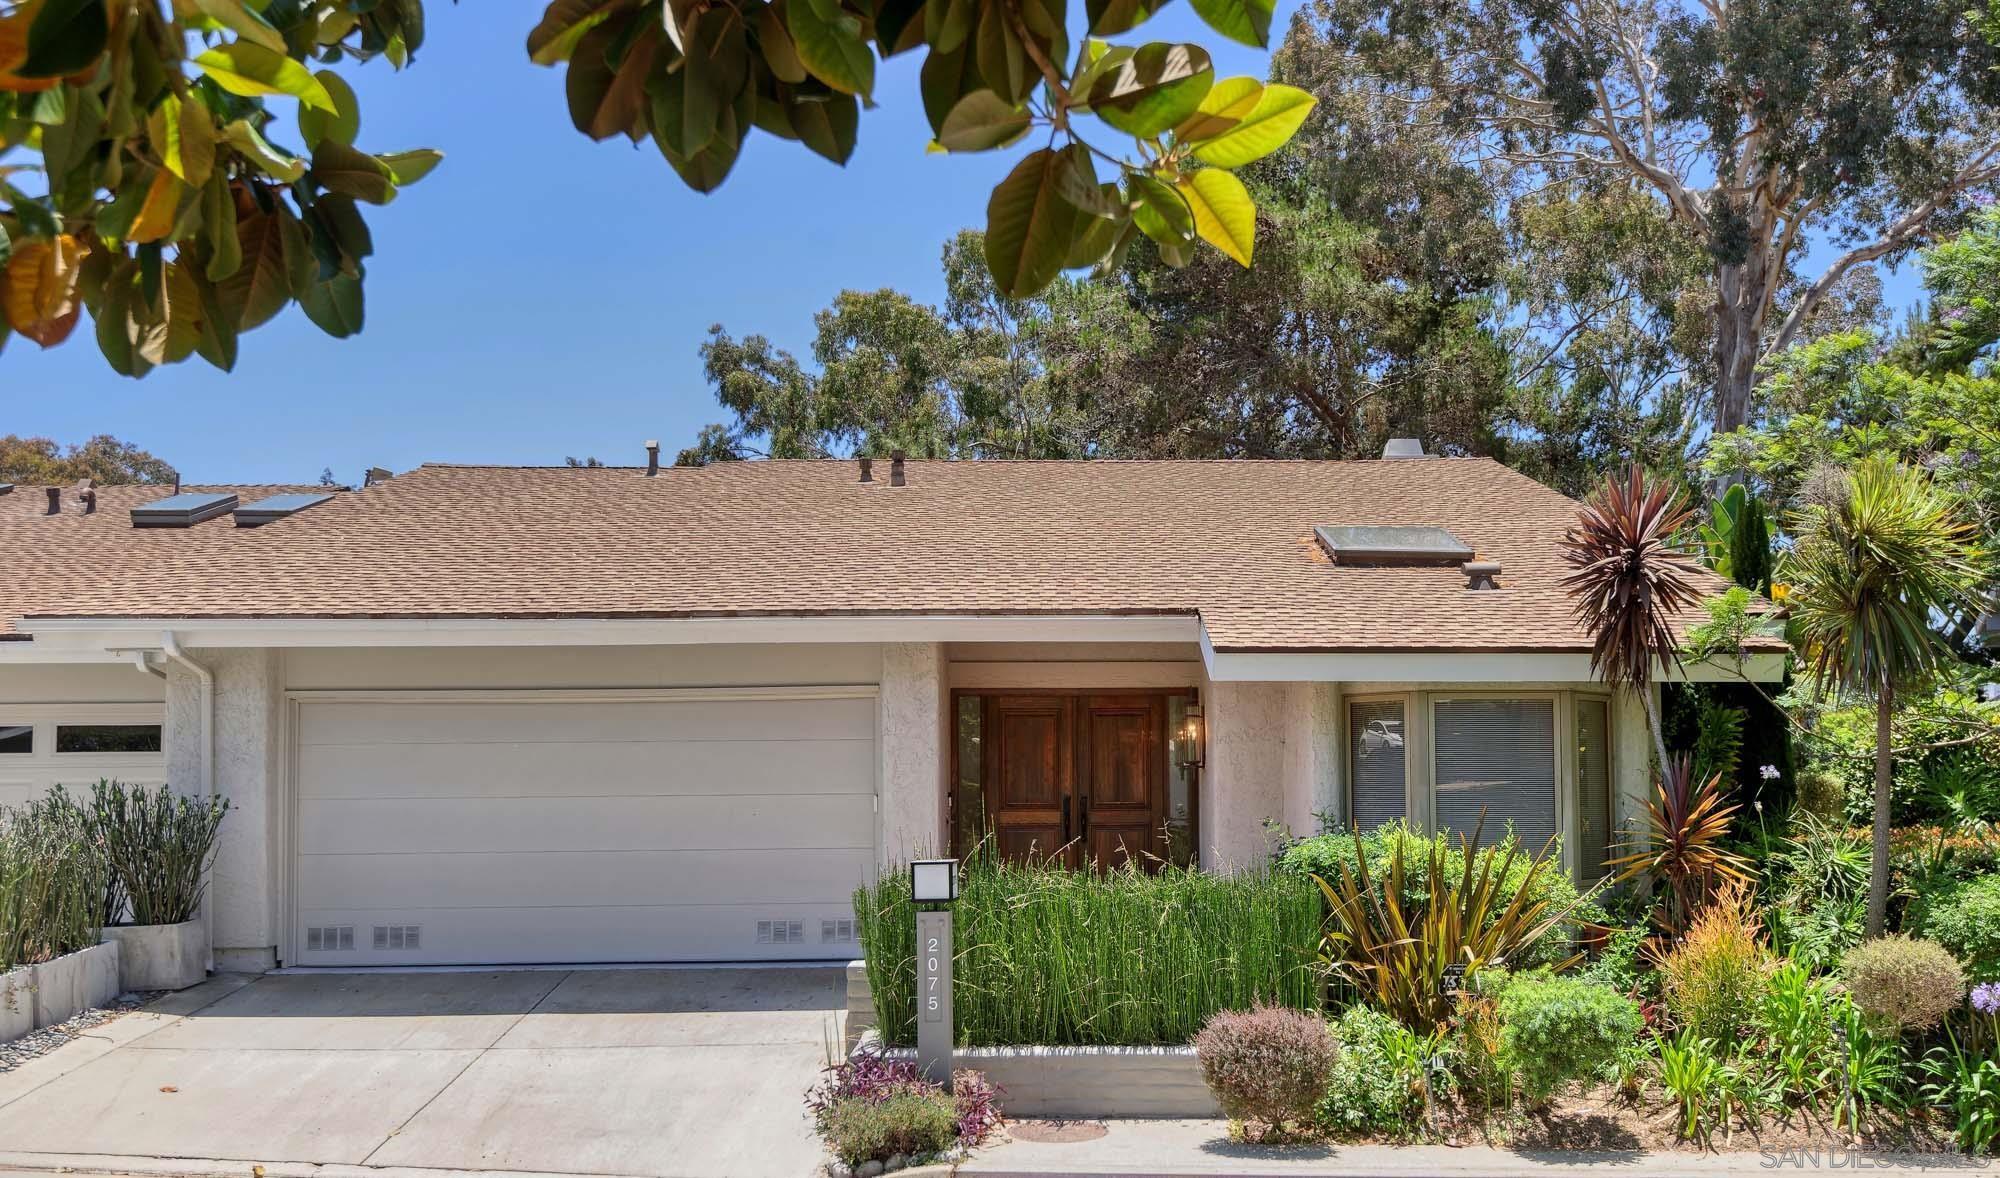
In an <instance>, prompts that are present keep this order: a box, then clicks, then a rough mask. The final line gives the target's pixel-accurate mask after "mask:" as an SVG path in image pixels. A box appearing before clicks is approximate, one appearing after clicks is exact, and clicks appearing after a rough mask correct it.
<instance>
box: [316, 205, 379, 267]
mask: <svg viewBox="0 0 2000 1178" xmlns="http://www.w3.org/2000/svg"><path fill="white" fill-rule="evenodd" d="M313 209H314V211H315V212H316V213H317V214H318V215H319V223H320V224H322V225H324V226H325V227H326V231H327V232H328V233H329V234H331V235H332V237H333V244H334V246H336V247H337V248H338V251H339V253H340V256H341V258H342V261H343V267H342V268H343V269H346V270H348V271H349V272H350V273H355V274H358V273H359V271H360V266H359V265H358V263H359V262H360V261H361V259H363V258H365V257H368V256H369V255H371V254H373V253H374V252H375V238H374V235H373V234H371V233H369V232H368V222H367V221H365V220H363V219H362V217H361V210H360V209H359V208H358V207H356V206H355V203H354V198H353V197H351V196H341V195H340V194H339V193H331V192H330V193H328V194H326V195H325V196H322V197H320V198H319V199H318V200H317V201H315V202H313ZM350 260H351V261H352V262H353V263H356V264H355V265H347V264H346V263H347V262H348V261H350Z"/></svg>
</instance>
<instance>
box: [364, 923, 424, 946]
mask: <svg viewBox="0 0 2000 1178" xmlns="http://www.w3.org/2000/svg"><path fill="white" fill-rule="evenodd" d="M421 927H422V926H421V925H414V924H378V925H376V926H375V947H376V948H377V949H418V948H421V947H422V946H421V945H420V944H419V943H418V941H417V930H418V929H420V928H421Z"/></svg>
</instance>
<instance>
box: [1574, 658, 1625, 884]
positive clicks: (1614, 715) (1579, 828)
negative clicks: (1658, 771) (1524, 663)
mask: <svg viewBox="0 0 2000 1178" xmlns="http://www.w3.org/2000/svg"><path fill="white" fill-rule="evenodd" d="M1563 695H1564V696H1566V697H1567V702H1566V703H1565V704H1564V705H1563V713H1564V715H1565V716H1567V717H1568V722H1569V726H1570V731H1569V736H1568V738H1567V739H1565V740H1563V741H1562V743H1561V745H1560V748H1561V749H1562V750H1563V751H1564V753H1565V755H1564V756H1563V757H1562V758H1560V759H1561V760H1562V761H1563V762H1565V763H1567V764H1568V766H1569V774H1570V788H1569V794H1570V797H1571V798H1572V799H1573V800H1574V801H1575V805H1573V806H1571V807H1570V812H1571V818H1570V821H1569V823H1568V824H1567V825H1566V826H1564V827H1563V828H1562V830H1563V867H1564V869H1565V870H1567V871H1568V872H1569V874H1570V878H1571V879H1573V880H1575V881H1576V882H1577V885H1578V886H1579V887H1588V886H1589V885H1591V884H1594V883H1596V882H1597V880H1596V879H1594V878H1593V879H1585V878H1584V877H1583V871H1584V868H1583V861H1582V860H1581V859H1579V858H1578V855H1579V854H1581V851H1580V850H1579V848H1580V847H1582V845H1583V775H1582V774H1581V773H1579V772H1578V771H1577V770H1578V766H1577V758H1578V756H1579V755H1580V753H1579V752H1578V750H1577V747H1576V738H1577V732H1576V706H1577V705H1578V704H1580V703H1583V702H1585V701H1590V702H1595V703H1601V704H1603V705H1604V821H1605V826H1606V830H1605V832H1604V836H1605V837H1604V846H1605V849H1606V851H1607V853H1608V855H1609V857H1612V858H1615V857H1616V856H1617V854H1618V852H1617V846H1618V840H1619V838H1620V837H1621V832H1620V830H1619V825H1618V812H1619V808H1620V807H1619V798H1618V701H1617V699H1616V698H1615V697H1613V696H1612V694H1611V693H1610V692H1609V691H1565V692H1563ZM1558 731H1560V728H1558ZM1558 772H1560V766H1558ZM1606 874H1608V873H1606Z"/></svg>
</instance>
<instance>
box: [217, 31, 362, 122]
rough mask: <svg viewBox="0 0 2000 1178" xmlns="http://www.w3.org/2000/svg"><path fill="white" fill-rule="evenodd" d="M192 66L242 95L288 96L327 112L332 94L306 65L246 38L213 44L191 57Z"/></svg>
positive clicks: (329, 109)
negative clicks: (213, 45) (198, 54)
mask: <svg viewBox="0 0 2000 1178" xmlns="http://www.w3.org/2000/svg"><path fill="white" fill-rule="evenodd" d="M194 64H195V66H196V68H198V69H200V70H201V71H202V72H203V73H205V74H207V75H208V76H209V78H210V80H212V81H213V82H214V83H215V84H216V85H218V86H220V87H222V88H223V89H224V90H227V91H229V92H230V93H231V94H240V95H242V96H244V97H245V98H260V97H263V96H265V95H280V96H284V95H289V96H290V97H293V98H296V99H298V100H299V101H300V102H303V103H305V104H306V105H307V106H313V107H318V108H319V109H321V110H324V111H329V112H331V111H332V110H333V109H334V107H333V97H332V96H331V95H329V94H328V93H327V92H326V87H325V86H322V85H320V82H319V79H318V78H315V77H313V76H312V74H310V73H308V72H307V71H306V67H304V66H302V65H300V64H299V63H298V62H296V61H293V60H292V59H291V58H289V57H286V56H285V55H284V54H282V53H273V52H271V51H270V50H269V49H266V48H264V47H263V46H262V45H257V44H253V43H252V42H249V41H230V42H228V43H226V44H223V45H217V46H216V47H215V48H213V49H210V50H208V51H207V52H205V53H203V54H202V55H201V56H199V57H197V58H195V59H194Z"/></svg>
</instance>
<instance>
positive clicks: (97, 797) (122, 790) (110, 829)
mask: <svg viewBox="0 0 2000 1178" xmlns="http://www.w3.org/2000/svg"><path fill="white" fill-rule="evenodd" d="M228 810H229V799H228V798H223V797H208V798H191V797H188V796H187V795H186V794H177V793H174V792H172V791H170V790H169V789H168V788H167V787H166V786H164V785H163V786H161V787H160V788H159V789H158V790H156V791H154V792H152V793H148V792H147V791H146V790H145V789H144V788H143V787H140V786H133V787H131V788H130V789H127V788H126V787H125V786H123V785H121V784H119V783H118V782H116V781H100V782H98V783H97V785H96V787H95V788H93V789H92V790H91V804H90V816H91V822H92V825H93V826H94V827H95V829H96V831H97V834H98V837H99V838H101V839H102V840H103V843H104V852H105V856H106V858H107V859H108V860H109V861H110V864H111V870H112V872H113V873H114V874H115V875H116V876H117V878H118V885H119V887H120V888H121V889H122V890H123V891H124V893H125V898H126V901H127V903H128V904H129V905H130V910H131V917H132V923H133V924H179V923H180V922H182V921H184V920H193V919H194V918H195V914H196V913H198V912H199V911H200V910H201V896H202V892H203V891H204V890H205V889H206V888H207V879H206V876H207V873H208V865H209V861H210V860H211V859H213V858H214V856H215V835H216V830H217V828H219V827H220V826H221V825H222V816H223V814H225V813H227V812H228Z"/></svg>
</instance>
